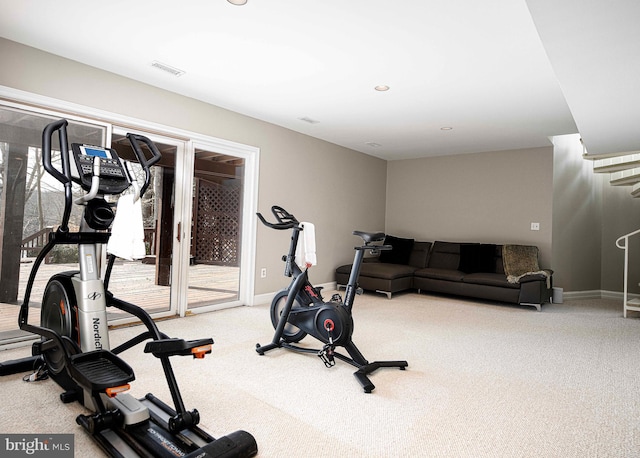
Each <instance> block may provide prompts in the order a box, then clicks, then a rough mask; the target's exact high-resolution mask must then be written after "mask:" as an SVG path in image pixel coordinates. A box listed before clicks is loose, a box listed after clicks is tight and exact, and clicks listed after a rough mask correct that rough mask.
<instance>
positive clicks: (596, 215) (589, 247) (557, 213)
mask: <svg viewBox="0 0 640 458" xmlns="http://www.w3.org/2000/svg"><path fill="white" fill-rule="evenodd" d="M553 144H554V163H553V269H554V270H555V275H554V279H553V281H554V285H555V286H557V287H560V288H563V289H564V290H565V291H591V290H599V289H600V284H601V258H602V251H601V240H602V226H603V219H602V218H603V216H602V176H601V175H597V174H594V173H593V163H592V162H591V161H586V160H585V159H583V157H582V153H583V149H582V144H581V143H580V136H579V135H577V134H575V135H562V136H557V137H554V138H553Z"/></svg>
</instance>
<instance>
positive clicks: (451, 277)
mask: <svg viewBox="0 0 640 458" xmlns="http://www.w3.org/2000/svg"><path fill="white" fill-rule="evenodd" d="M414 275H415V276H416V277H425V278H433V279H436V280H448V281H462V278H463V277H464V275H465V274H464V272H461V271H459V270H455V269H438V268H437V267H426V268H424V269H420V270H417V271H416V272H415V274H414Z"/></svg>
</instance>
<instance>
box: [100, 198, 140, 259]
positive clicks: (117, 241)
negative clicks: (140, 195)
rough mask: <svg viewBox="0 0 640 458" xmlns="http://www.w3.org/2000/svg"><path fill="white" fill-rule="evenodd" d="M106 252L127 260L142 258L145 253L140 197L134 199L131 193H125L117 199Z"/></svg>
mask: <svg viewBox="0 0 640 458" xmlns="http://www.w3.org/2000/svg"><path fill="white" fill-rule="evenodd" d="M107 253H110V254H113V255H115V256H117V257H119V258H122V259H128V260H129V261H132V260H134V259H142V258H144V256H145V254H146V249H145V245H144V226H143V223H142V204H141V202H140V199H137V200H135V201H134V195H133V194H130V193H126V194H123V195H121V196H120V198H119V199H118V208H117V210H116V217H115V218H114V220H113V226H112V227H111V236H110V237H109V242H108V243H107Z"/></svg>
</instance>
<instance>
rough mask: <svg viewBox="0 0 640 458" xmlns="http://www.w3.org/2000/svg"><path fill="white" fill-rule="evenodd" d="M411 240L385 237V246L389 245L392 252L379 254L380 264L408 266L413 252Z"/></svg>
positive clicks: (390, 236) (387, 251)
mask: <svg viewBox="0 0 640 458" xmlns="http://www.w3.org/2000/svg"><path fill="white" fill-rule="evenodd" d="M413 242H414V240H413V239H404V238H400V237H394V236H393V235H387V236H386V237H385V238H384V244H385V245H391V246H392V247H393V249H392V250H384V251H382V252H381V253H380V262H385V263H388V264H408V263H409V258H410V257H411V250H413Z"/></svg>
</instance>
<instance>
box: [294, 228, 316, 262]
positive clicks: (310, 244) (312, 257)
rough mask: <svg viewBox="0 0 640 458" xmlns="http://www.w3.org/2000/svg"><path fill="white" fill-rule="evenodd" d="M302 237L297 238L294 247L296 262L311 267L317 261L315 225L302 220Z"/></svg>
mask: <svg viewBox="0 0 640 458" xmlns="http://www.w3.org/2000/svg"><path fill="white" fill-rule="evenodd" d="M300 226H301V227H302V234H301V235H302V237H300V238H298V246H297V247H296V264H298V265H299V266H300V267H305V266H306V267H311V266H315V265H316V264H317V263H318V260H317V258H316V227H315V226H314V225H313V223H307V222H302V223H300Z"/></svg>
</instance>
